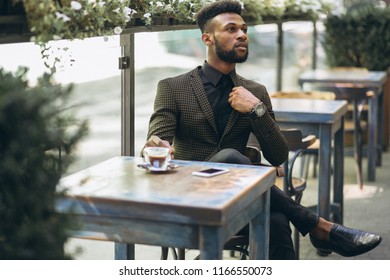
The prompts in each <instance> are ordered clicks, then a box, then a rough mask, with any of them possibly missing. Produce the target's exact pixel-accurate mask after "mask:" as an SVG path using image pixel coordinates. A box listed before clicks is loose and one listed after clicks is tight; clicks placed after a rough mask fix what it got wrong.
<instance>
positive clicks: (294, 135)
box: [247, 128, 316, 196]
mask: <svg viewBox="0 0 390 280" xmlns="http://www.w3.org/2000/svg"><path fill="white" fill-rule="evenodd" d="M281 132H282V134H283V136H284V137H285V139H286V141H287V145H288V147H289V150H290V151H291V152H292V153H293V155H292V156H291V157H289V158H288V159H287V160H286V161H285V162H284V164H283V170H284V178H283V190H284V191H285V192H286V193H288V194H289V195H290V196H293V195H295V194H296V193H297V192H300V191H302V190H303V189H304V188H305V186H306V182H305V180H304V179H302V180H294V178H293V176H292V174H293V168H294V164H295V161H296V159H297V158H298V157H299V155H300V154H301V153H302V152H303V151H304V150H305V149H307V148H308V147H309V146H310V145H312V144H314V142H315V141H316V136H315V135H308V136H306V137H303V136H302V132H301V131H300V130H299V129H296V128H291V129H281ZM247 146H248V149H247V156H248V157H249V158H250V159H251V161H252V162H254V163H259V161H258V160H259V159H261V155H260V150H261V148H260V145H259V143H258V141H257V139H256V137H255V136H254V135H253V134H251V135H250V137H249V139H248V144H247ZM256 153H258V154H259V155H256ZM294 181H299V182H301V183H300V185H299V186H296V184H294Z"/></svg>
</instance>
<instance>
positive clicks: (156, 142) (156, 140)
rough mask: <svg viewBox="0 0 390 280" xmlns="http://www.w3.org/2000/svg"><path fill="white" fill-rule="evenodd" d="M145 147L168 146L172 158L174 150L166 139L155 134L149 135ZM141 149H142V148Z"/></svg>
mask: <svg viewBox="0 0 390 280" xmlns="http://www.w3.org/2000/svg"><path fill="white" fill-rule="evenodd" d="M146 147H164V148H169V150H170V153H171V158H172V159H173V154H174V153H175V150H174V149H173V148H172V147H171V145H170V144H169V142H168V141H165V140H162V139H160V137H158V136H156V135H152V136H150V138H149V139H148V141H147V142H146V143H145V146H144V148H146ZM142 150H143V149H142Z"/></svg>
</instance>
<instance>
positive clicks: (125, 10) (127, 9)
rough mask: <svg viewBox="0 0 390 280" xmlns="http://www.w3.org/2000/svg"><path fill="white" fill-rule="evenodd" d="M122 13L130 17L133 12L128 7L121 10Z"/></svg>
mask: <svg viewBox="0 0 390 280" xmlns="http://www.w3.org/2000/svg"><path fill="white" fill-rule="evenodd" d="M123 12H124V13H125V15H130V14H131V13H132V12H133V9H131V8H129V7H125V8H124V9H123Z"/></svg>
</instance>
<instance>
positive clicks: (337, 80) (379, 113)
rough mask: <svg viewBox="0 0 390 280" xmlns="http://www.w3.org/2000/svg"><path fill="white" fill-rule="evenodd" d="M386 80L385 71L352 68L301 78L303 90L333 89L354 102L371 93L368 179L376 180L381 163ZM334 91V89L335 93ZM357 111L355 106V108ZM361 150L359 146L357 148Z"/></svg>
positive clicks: (369, 102)
mask: <svg viewBox="0 0 390 280" xmlns="http://www.w3.org/2000/svg"><path fill="white" fill-rule="evenodd" d="M386 79H387V73H386V72H385V71H364V70H353V69H343V70H338V69H328V70H311V71H307V72H304V73H303V74H302V75H301V76H300V77H299V83H300V85H301V87H302V88H304V85H305V84H311V86H314V87H320V88H324V86H325V87H326V89H327V90H331V91H333V90H334V92H335V93H336V97H337V94H338V93H339V92H342V93H343V96H342V97H341V98H343V99H346V100H353V99H354V95H357V94H358V93H359V92H361V91H362V90H364V91H365V92H371V93H372V96H370V98H369V99H368V104H369V116H368V126H369V132H368V152H367V158H368V166H367V168H368V180H369V181H374V180H375V167H376V166H381V164H382V143H383V123H384V121H383V120H384V108H383V104H384V94H383V92H384V91H383V87H384V84H385V82H386ZM332 89H333V90H332ZM354 89H355V90H354ZM355 110H356V106H355ZM358 148H359V147H358Z"/></svg>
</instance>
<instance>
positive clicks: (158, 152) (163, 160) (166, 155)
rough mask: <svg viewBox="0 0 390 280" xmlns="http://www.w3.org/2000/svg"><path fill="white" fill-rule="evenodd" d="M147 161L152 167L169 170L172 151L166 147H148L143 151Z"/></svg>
mask: <svg viewBox="0 0 390 280" xmlns="http://www.w3.org/2000/svg"><path fill="white" fill-rule="evenodd" d="M143 155H144V158H145V161H146V163H148V164H149V165H150V168H151V169H157V170H167V169H168V166H169V161H170V160H171V155H170V151H169V149H168V148H164V147H147V148H145V149H144V151H143Z"/></svg>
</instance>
